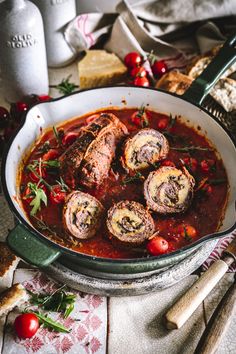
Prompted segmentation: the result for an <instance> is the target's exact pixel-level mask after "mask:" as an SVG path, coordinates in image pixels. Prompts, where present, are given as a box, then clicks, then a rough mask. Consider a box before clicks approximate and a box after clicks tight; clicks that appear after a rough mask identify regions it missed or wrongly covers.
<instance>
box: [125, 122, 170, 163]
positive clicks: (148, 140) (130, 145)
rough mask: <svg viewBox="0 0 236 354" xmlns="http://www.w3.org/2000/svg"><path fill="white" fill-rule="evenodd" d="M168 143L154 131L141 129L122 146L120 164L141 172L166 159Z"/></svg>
mask: <svg viewBox="0 0 236 354" xmlns="http://www.w3.org/2000/svg"><path fill="white" fill-rule="evenodd" d="M168 152H169V143H168V141H167V139H166V137H165V136H164V135H163V134H161V133H160V132H158V131H157V130H155V129H149V128H146V129H141V130H140V131H139V132H138V133H136V134H135V135H134V136H133V137H131V138H128V139H127V140H126V142H125V145H124V154H123V158H122V162H123V165H124V167H126V168H128V169H130V170H142V169H145V168H147V167H149V166H151V165H153V164H155V163H156V162H158V161H160V160H163V159H165V158H166V156H167V154H168Z"/></svg>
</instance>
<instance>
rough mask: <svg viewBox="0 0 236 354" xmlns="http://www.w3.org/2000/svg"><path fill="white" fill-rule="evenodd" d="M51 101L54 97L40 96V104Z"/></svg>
mask: <svg viewBox="0 0 236 354" xmlns="http://www.w3.org/2000/svg"><path fill="white" fill-rule="evenodd" d="M51 99H52V97H51V96H48V95H40V96H38V100H39V102H46V101H49V100H51Z"/></svg>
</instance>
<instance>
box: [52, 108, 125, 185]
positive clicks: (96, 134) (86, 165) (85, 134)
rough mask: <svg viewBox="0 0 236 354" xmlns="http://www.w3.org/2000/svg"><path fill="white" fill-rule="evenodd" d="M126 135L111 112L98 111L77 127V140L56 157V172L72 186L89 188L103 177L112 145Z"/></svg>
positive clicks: (111, 155) (97, 183) (109, 158)
mask: <svg viewBox="0 0 236 354" xmlns="http://www.w3.org/2000/svg"><path fill="white" fill-rule="evenodd" d="M126 134H128V131H127V128H126V126H125V125H124V124H123V123H121V122H120V120H119V119H118V118H117V117H116V116H115V115H114V114H112V113H101V114H98V117H97V118H95V119H94V120H93V121H92V122H91V123H90V124H89V125H87V126H85V127H83V128H81V130H80V133H79V136H78V138H77V140H76V141H75V142H74V143H73V144H72V145H71V146H70V147H69V148H68V149H67V150H66V151H65V153H64V154H62V156H61V157H60V159H59V160H60V172H61V176H62V178H63V179H64V181H65V182H66V183H67V184H68V185H69V186H70V187H71V188H72V189H74V188H76V186H77V185H78V184H83V185H85V186H88V187H93V186H96V185H99V184H101V183H102V181H103V179H104V178H106V177H107V175H108V172H109V169H110V165H111V161H112V159H113V157H114V155H115V149H116V144H117V143H118V142H119V141H120V139H121V138H123V137H124V136H125V135H126Z"/></svg>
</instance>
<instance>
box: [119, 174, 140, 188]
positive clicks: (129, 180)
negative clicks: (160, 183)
mask: <svg viewBox="0 0 236 354" xmlns="http://www.w3.org/2000/svg"><path fill="white" fill-rule="evenodd" d="M141 180H144V176H143V175H142V174H141V173H140V172H136V174H135V175H134V176H128V177H126V178H125V179H123V181H122V182H121V183H122V184H123V185H126V184H129V183H133V182H136V181H141Z"/></svg>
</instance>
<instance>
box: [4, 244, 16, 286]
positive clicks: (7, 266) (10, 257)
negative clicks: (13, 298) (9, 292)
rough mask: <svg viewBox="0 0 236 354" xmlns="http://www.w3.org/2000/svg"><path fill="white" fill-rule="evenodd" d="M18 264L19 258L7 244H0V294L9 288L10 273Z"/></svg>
mask: <svg viewBox="0 0 236 354" xmlns="http://www.w3.org/2000/svg"><path fill="white" fill-rule="evenodd" d="M18 262H19V258H18V257H16V256H15V255H14V254H13V253H12V251H11V250H10V249H9V247H8V246H7V244H6V243H4V242H0V292H1V291H3V290H4V289H5V288H6V287H7V286H10V283H11V278H12V272H13V270H14V269H15V268H16V266H17V264H18Z"/></svg>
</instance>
